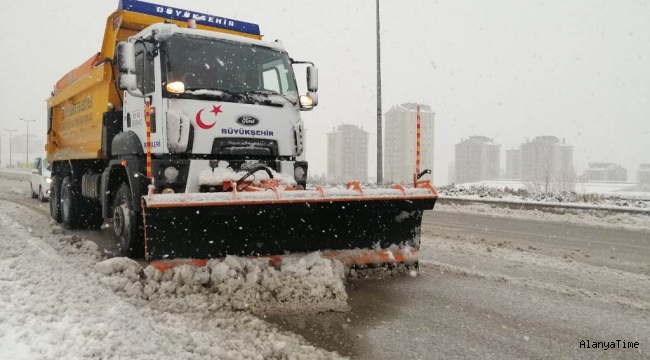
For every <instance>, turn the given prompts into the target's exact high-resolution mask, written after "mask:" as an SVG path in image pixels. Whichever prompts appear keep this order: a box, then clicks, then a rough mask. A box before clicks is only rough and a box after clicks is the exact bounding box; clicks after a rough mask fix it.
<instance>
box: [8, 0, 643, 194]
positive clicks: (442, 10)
mask: <svg viewBox="0 0 650 360" xmlns="http://www.w3.org/2000/svg"><path fill="white" fill-rule="evenodd" d="M151 2H156V1H151ZM117 3H118V1H117V0H97V1H79V0H74V1H73V0H57V1H34V0H23V1H12V2H7V3H6V4H3V13H4V14H7V15H8V16H5V17H4V18H3V21H2V22H0V33H1V34H2V36H1V37H0V41H1V45H2V46H1V48H2V55H1V56H0V69H2V80H3V82H2V87H1V88H0V94H1V97H0V107H1V108H2V109H3V111H2V113H3V117H2V120H1V122H0V123H1V125H0V129H5V128H16V129H19V130H20V131H24V129H25V125H24V123H22V122H19V121H18V119H19V118H33V119H36V120H37V122H36V123H32V124H34V125H32V126H31V127H30V130H32V129H33V131H34V132H38V133H39V136H40V137H41V138H43V139H44V138H45V135H44V133H45V118H46V106H45V100H46V99H47V97H48V96H49V93H50V91H51V89H52V87H53V86H54V83H55V82H56V81H57V80H58V79H59V78H61V77H62V76H63V75H64V74H65V73H66V72H67V71H69V70H71V69H72V68H74V67H76V66H78V65H79V64H81V62H83V61H84V60H86V59H87V58H89V57H90V56H91V55H92V54H93V53H95V52H97V51H99V50H100V47H101V41H102V37H103V32H104V25H105V22H106V18H107V17H108V15H109V14H110V13H111V12H112V11H114V10H115V9H116V8H117ZM158 3H161V4H164V5H169V6H177V7H181V8H186V9H190V10H196V11H202V12H207V13H211V14H215V15H219V16H224V17H230V18H235V19H239V20H244V21H248V22H254V23H258V24H259V25H260V27H261V30H262V33H263V34H264V35H265V39H266V40H274V39H277V38H279V39H282V41H283V43H284V45H285V46H286V48H287V50H288V51H289V54H290V55H291V56H292V57H293V58H294V59H300V60H311V61H314V62H315V63H316V65H317V66H318V67H319V70H320V74H319V75H320V91H319V95H320V98H319V100H320V105H319V106H318V108H317V109H316V110H314V111H313V112H311V113H303V114H304V120H305V122H306V127H307V129H308V142H309V145H308V148H309V151H308V160H309V161H310V169H311V170H312V171H316V172H325V170H326V155H325V154H326V151H325V150H326V135H325V134H326V133H327V132H328V131H331V130H332V127H334V126H336V125H339V124H341V123H349V124H356V125H360V126H363V128H364V129H365V130H368V131H369V132H370V134H371V140H372V141H371V143H372V144H373V145H374V144H375V143H376V138H374V136H375V128H376V125H375V124H376V91H375V83H376V80H375V1H374V0H354V1H341V0H328V1H305V2H300V1H298V2H288V1H268V0H246V1H221V0H183V1H181V0H159V1H158ZM381 16H382V57H383V59H382V61H383V94H384V96H383V106H384V109H385V110H388V109H389V108H390V107H391V106H393V105H395V104H399V103H403V102H421V103H425V104H428V105H430V106H431V107H432V108H433V110H434V111H435V112H436V126H435V131H436V139H435V141H436V144H435V161H436V163H435V169H434V170H435V181H436V183H438V184H443V183H446V182H447V167H448V164H449V163H450V162H451V161H453V154H454V148H453V145H454V144H456V143H458V142H459V140H460V139H461V138H463V137H468V136H471V135H485V136H489V137H493V138H494V139H495V141H496V142H497V143H500V144H502V153H503V152H505V149H509V148H511V147H516V146H518V144H520V143H521V142H525V139H526V138H533V137H535V136H538V135H555V136H557V137H559V138H566V142H567V143H569V144H572V145H574V146H575V164H576V168H577V170H578V171H580V172H581V171H582V170H584V168H585V167H586V164H587V163H588V162H592V161H608V162H617V163H621V164H622V165H623V166H624V167H626V168H627V169H628V171H629V175H630V178H631V179H630V180H634V179H635V178H636V170H637V168H638V165H639V163H644V162H645V163H650V85H649V84H650V21H648V19H650V1H644V0H640V1H622V0H620V1H595V0H584V1H571V0H556V1H519V0H512V1H505V0H503V1H497V0H491V1H484V0H476V1H462V0H444V1H443V0H440V1H431V0H402V1H394V0H383V1H382V8H381ZM297 76H299V77H303V76H304V73H298V74H297ZM2 133H3V134H4V133H5V132H4V131H2ZM6 139H7V137H6V136H5V137H4V140H5V141H3V150H4V151H3V157H4V158H5V159H6V155H5V154H4V153H5V152H6V150H7V147H6V144H5V143H6ZM375 150H376V149H375V148H374V146H373V147H372V148H370V156H369V159H370V160H371V164H370V169H369V172H370V174H371V176H374V174H375ZM501 166H502V167H503V168H505V162H504V161H503V160H502V164H501Z"/></svg>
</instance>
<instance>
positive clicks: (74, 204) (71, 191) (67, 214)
mask: <svg viewBox="0 0 650 360" xmlns="http://www.w3.org/2000/svg"><path fill="white" fill-rule="evenodd" d="M80 196H81V194H79V191H77V189H76V186H75V185H74V182H73V181H72V177H70V176H66V177H65V178H63V182H62V183H61V221H62V222H63V226H65V228H66V229H71V230H74V229H79V228H81V227H82V226H81V222H82V221H81V220H82V218H81V217H82V215H83V212H82V209H80V206H79V205H80V204H79V197H80Z"/></svg>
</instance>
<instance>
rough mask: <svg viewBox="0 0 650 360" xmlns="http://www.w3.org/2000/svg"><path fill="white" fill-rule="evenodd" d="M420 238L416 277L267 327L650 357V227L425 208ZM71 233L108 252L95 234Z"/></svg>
mask: <svg viewBox="0 0 650 360" xmlns="http://www.w3.org/2000/svg"><path fill="white" fill-rule="evenodd" d="M24 179H25V177H23V175H11V174H9V175H8V174H4V173H0V198H2V199H7V200H10V201H14V202H18V203H20V204H23V205H26V206H29V207H31V208H35V209H38V210H39V211H41V212H42V213H43V214H44V216H47V213H48V211H49V208H48V206H47V204H41V203H39V202H38V200H35V199H34V200H33V199H31V198H29V195H28V187H27V185H26V182H25V180H24ZM21 186H23V187H24V191H23V190H21V189H22V188H21ZM443 209H444V208H443ZM422 232H423V236H424V239H423V242H422V248H421V259H422V260H421V271H420V273H419V275H418V276H417V277H415V278H411V277H393V278H387V279H380V280H378V279H363V280H356V281H352V282H350V283H349V286H348V293H349V295H350V301H349V304H350V307H351V310H350V311H349V312H346V313H329V314H322V315H318V316H273V317H271V316H269V317H267V320H269V321H271V322H274V323H276V324H277V325H278V326H279V327H280V328H282V329H285V330H290V331H294V332H296V333H299V334H301V335H303V336H304V337H305V338H306V339H307V340H309V341H311V342H312V343H313V344H314V345H316V346H319V347H324V348H327V349H329V350H336V351H338V352H339V353H341V354H342V355H347V356H350V357H353V358H360V359H395V358H400V359H648V358H650V229H649V230H646V231H630V230H623V229H611V228H599V227H594V226H581V225H576V224H569V223H564V222H549V221H537V220H534V219H530V220H522V219H510V218H497V217H491V216H489V214H483V213H481V214H479V213H471V214H464V213H457V212H445V211H440V210H434V211H433V212H430V213H428V214H426V215H425V218H424V221H423V229H422ZM81 234H82V235H83V236H85V237H86V238H89V239H90V240H93V241H96V242H98V245H100V248H103V249H105V250H106V251H107V252H111V251H113V249H114V245H113V243H112V241H111V240H110V236H108V235H107V234H110V232H109V231H107V230H104V231H101V232H84V233H81ZM582 340H584V341H592V342H593V341H600V342H604V341H606V342H611V341H614V342H615V341H616V340H625V341H628V342H638V349H622V348H618V349H608V350H603V349H585V348H581V347H580V342H581V341H582Z"/></svg>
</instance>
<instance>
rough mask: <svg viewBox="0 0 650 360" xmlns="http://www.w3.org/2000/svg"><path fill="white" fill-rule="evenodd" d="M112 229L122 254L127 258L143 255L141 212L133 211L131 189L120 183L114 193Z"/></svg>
mask: <svg viewBox="0 0 650 360" xmlns="http://www.w3.org/2000/svg"><path fill="white" fill-rule="evenodd" d="M113 229H114V230H115V235H117V237H118V239H119V247H120V252H121V253H122V255H124V256H126V257H129V258H142V257H143V256H144V226H143V220H142V214H140V213H137V212H135V211H134V206H133V197H132V196H131V189H130V188H129V186H128V185H127V184H122V186H120V189H119V190H118V191H117V194H115V204H114V206H113Z"/></svg>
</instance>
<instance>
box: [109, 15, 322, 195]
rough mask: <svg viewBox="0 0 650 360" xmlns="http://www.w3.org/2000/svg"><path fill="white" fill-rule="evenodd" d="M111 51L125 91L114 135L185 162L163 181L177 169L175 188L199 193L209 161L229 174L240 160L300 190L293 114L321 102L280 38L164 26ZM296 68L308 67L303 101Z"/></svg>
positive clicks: (312, 76)
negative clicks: (147, 114) (148, 105)
mask: <svg viewBox="0 0 650 360" xmlns="http://www.w3.org/2000/svg"><path fill="white" fill-rule="evenodd" d="M118 54H119V56H118V58H119V59H120V61H119V67H120V72H121V76H120V87H121V88H122V89H124V90H126V92H125V94H124V100H123V104H124V106H123V124H122V129H123V132H124V135H120V136H121V137H123V136H126V134H132V137H134V138H135V137H137V140H135V141H133V140H130V142H139V143H140V144H142V148H143V149H146V148H147V144H150V151H151V154H153V155H154V156H165V155H166V156H170V155H171V156H173V157H174V158H179V159H183V158H186V159H189V160H191V161H190V162H189V163H188V164H186V165H184V168H183V169H181V168H179V167H178V166H173V169H171V170H170V173H173V174H174V176H173V177H170V178H167V179H165V181H169V180H175V179H176V178H177V177H176V174H179V171H180V174H181V175H182V177H183V178H184V179H186V181H185V184H182V185H181V186H180V188H174V189H173V190H174V191H175V192H177V191H180V192H188V193H192V192H199V191H201V190H200V189H201V186H202V185H203V184H201V183H200V181H199V178H200V176H199V174H200V173H202V172H203V171H205V170H206V169H210V168H211V166H210V162H209V157H216V158H219V159H220V160H226V161H228V162H229V164H230V166H231V167H232V168H233V169H236V170H239V169H240V168H241V166H242V163H241V161H242V160H247V161H248V162H250V161H253V162H261V163H263V164H265V165H267V166H269V167H271V168H272V169H273V170H275V171H277V172H278V173H283V174H284V175H286V176H289V177H295V175H296V174H298V175H299V176H298V177H297V179H296V181H297V183H298V186H299V187H301V188H304V187H305V185H306V183H305V182H306V170H307V163H306V162H305V161H297V160H298V159H299V157H300V156H301V155H302V153H303V149H304V147H305V136H304V125H303V121H302V120H301V117H300V112H301V111H305V110H311V109H313V107H314V106H315V105H317V104H318V97H317V94H316V91H317V88H318V82H317V81H318V80H317V70H316V68H315V67H314V66H313V64H312V63H310V62H297V61H294V60H292V59H291V58H290V57H289V55H288V54H287V52H286V50H285V49H284V47H283V45H282V43H280V42H279V41H278V42H266V41H261V40H256V39H251V38H247V37H242V36H235V35H230V34H224V33H220V32H214V31H206V30H200V29H193V28H182V27H179V26H177V25H173V24H163V23H159V24H154V25H151V26H149V27H147V28H146V29H144V30H143V31H141V32H140V33H138V34H136V35H135V36H133V37H131V38H130V39H129V42H125V43H121V44H120V46H119V47H118ZM295 64H307V65H310V66H308V68H307V84H308V90H309V91H308V93H307V94H306V95H302V96H301V95H299V93H298V87H297V84H296V80H295V77H294V71H293V65H295ZM145 98H148V99H149V100H150V102H151V128H150V129H149V128H147V127H146V126H145V125H146V123H145V112H146V110H145ZM147 137H149V140H147ZM125 142H126V139H125ZM119 146H120V145H118V147H119ZM153 165H154V166H153V167H154V168H156V164H153ZM172 170H173V171H172ZM154 172H156V169H154ZM160 172H161V173H163V172H164V171H160ZM159 183H160V182H159ZM166 189H167V190H171V189H172V188H171V187H167V188H166Z"/></svg>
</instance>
